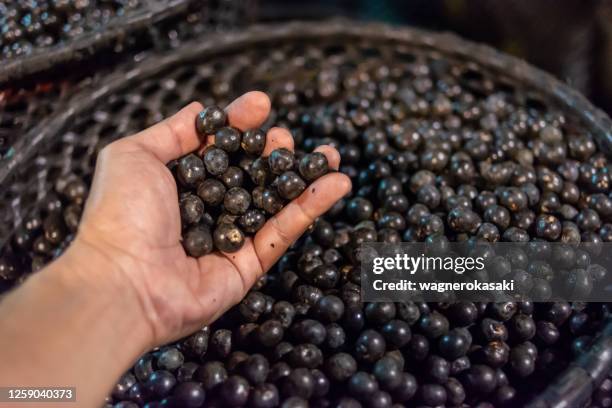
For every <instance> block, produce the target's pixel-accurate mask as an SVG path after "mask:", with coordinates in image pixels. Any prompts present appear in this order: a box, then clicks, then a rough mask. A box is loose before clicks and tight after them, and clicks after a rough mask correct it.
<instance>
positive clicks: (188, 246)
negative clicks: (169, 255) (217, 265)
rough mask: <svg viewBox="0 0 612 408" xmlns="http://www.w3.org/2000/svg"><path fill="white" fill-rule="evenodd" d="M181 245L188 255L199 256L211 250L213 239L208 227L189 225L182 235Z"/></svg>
mask: <svg viewBox="0 0 612 408" xmlns="http://www.w3.org/2000/svg"><path fill="white" fill-rule="evenodd" d="M183 247H184V248H185V252H187V253H188V254H189V255H190V256H193V257H196V258H197V257H200V256H204V255H206V254H209V253H211V252H212V250H213V239H212V236H211V234H210V229H209V228H208V227H206V226H204V225H194V226H192V227H190V228H189V229H188V230H187V231H186V232H185V234H184V236H183Z"/></svg>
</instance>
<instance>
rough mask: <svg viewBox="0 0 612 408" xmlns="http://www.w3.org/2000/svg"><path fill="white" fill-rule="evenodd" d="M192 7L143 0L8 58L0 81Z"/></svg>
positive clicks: (180, 0) (179, 1) (87, 51)
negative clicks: (95, 26) (91, 26)
mask: <svg viewBox="0 0 612 408" xmlns="http://www.w3.org/2000/svg"><path fill="white" fill-rule="evenodd" d="M188 6H189V0H153V1H147V2H141V3H140V4H139V5H138V7H136V8H134V9H133V10H130V11H129V12H127V13H125V14H123V15H120V16H115V17H114V18H112V19H111V20H110V21H109V22H108V24H106V25H104V26H102V27H101V28H100V29H98V30H95V31H87V30H86V31H84V32H83V33H82V34H81V35H78V36H76V37H74V38H72V39H70V40H64V41H60V42H58V43H56V44H54V45H52V46H49V47H39V48H35V49H34V50H33V51H32V53H31V54H28V55H25V56H23V57H16V58H11V59H9V60H7V61H5V62H4V64H3V66H2V68H1V69H0V83H2V82H5V81H8V80H14V79H18V78H21V77H23V76H25V75H30V74H33V73H36V72H40V71H44V70H47V69H49V68H50V67H53V66H55V65H57V64H59V63H64V62H67V61H71V60H80V59H83V58H85V57H87V56H90V55H92V54H93V53H94V52H95V51H96V50H97V49H98V48H101V47H105V46H109V45H111V44H113V43H117V42H120V41H122V40H124V39H125V37H126V35H129V34H130V33H134V32H135V31H138V30H142V29H145V28H146V27H147V26H149V25H152V24H156V23H157V22H159V21H161V20H163V19H167V18H169V17H171V16H174V15H178V14H179V13H181V12H184V11H185V10H187V7H188Z"/></svg>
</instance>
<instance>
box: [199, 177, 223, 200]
mask: <svg viewBox="0 0 612 408" xmlns="http://www.w3.org/2000/svg"><path fill="white" fill-rule="evenodd" d="M225 191H226V188H225V186H224V185H223V183H222V182H220V181H219V180H216V179H207V180H204V182H202V183H200V184H199V185H198V189H197V194H198V196H199V197H200V198H201V199H202V201H204V203H205V204H206V205H210V206H218V205H220V204H221V203H222V202H223V198H224V197H225Z"/></svg>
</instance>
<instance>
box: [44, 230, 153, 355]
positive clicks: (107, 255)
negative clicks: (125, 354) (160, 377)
mask: <svg viewBox="0 0 612 408" xmlns="http://www.w3.org/2000/svg"><path fill="white" fill-rule="evenodd" d="M122 258H123V256H122V255H121V254H113V253H112V252H111V251H105V250H103V249H101V248H99V247H97V246H95V245H93V244H90V243H89V242H87V241H86V240H84V239H81V238H79V237H77V238H76V239H75V240H74V242H72V244H71V245H70V247H69V248H68V249H67V250H66V252H65V253H64V254H63V255H62V256H61V257H59V258H58V259H57V260H56V261H55V262H53V263H52V264H51V265H50V266H49V267H48V268H46V270H43V271H41V274H46V275H48V277H49V279H52V280H54V281H55V282H56V284H57V285H59V286H60V287H61V288H62V289H61V290H62V291H64V292H65V293H68V294H71V295H72V296H74V297H75V305H76V304H78V301H80V300H82V301H83V302H85V303H86V304H87V306H90V305H91V308H92V309H98V310H103V311H104V312H103V315H101V316H100V317H99V318H100V319H106V320H107V321H106V322H103V323H105V324H107V325H110V326H113V327H114V328H116V332H118V333H116V334H118V335H119V336H120V337H121V335H125V336H126V337H125V338H129V341H130V342H132V345H133V349H134V350H135V352H136V353H137V354H141V353H142V352H144V351H147V350H148V349H150V348H151V347H152V346H153V344H152V343H153V336H152V332H151V328H150V325H149V324H148V323H147V320H146V318H145V316H144V313H143V307H142V305H141V304H140V301H139V296H138V294H137V293H136V291H135V290H134V287H133V285H132V284H131V282H126V274H125V273H124V271H123V270H124V268H125V267H126V266H125V264H126V262H125V260H123V259H122ZM121 331H124V333H121Z"/></svg>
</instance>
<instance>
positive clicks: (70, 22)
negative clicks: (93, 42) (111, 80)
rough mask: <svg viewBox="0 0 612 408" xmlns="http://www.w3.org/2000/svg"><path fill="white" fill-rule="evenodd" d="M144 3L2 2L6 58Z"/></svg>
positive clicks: (0, 33) (0, 35) (0, 40)
mask: <svg viewBox="0 0 612 408" xmlns="http://www.w3.org/2000/svg"><path fill="white" fill-rule="evenodd" d="M140 5H141V2H140V0H78V1H72V0H37V1H14V2H8V3H2V4H0V51H1V54H0V55H1V56H2V57H3V58H13V57H19V56H24V55H28V54H31V53H32V52H33V51H34V50H35V49H37V48H44V47H49V46H52V45H54V44H57V43H58V42H60V41H63V40H68V39H71V38H74V37H77V36H80V35H83V34H86V33H87V32H89V31H94V30H98V29H100V28H101V27H102V26H103V25H105V24H107V23H108V22H109V21H110V20H111V19H112V18H113V17H115V16H120V15H123V14H125V13H126V12H127V11H130V10H132V9H135V8H137V7H139V6H140Z"/></svg>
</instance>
